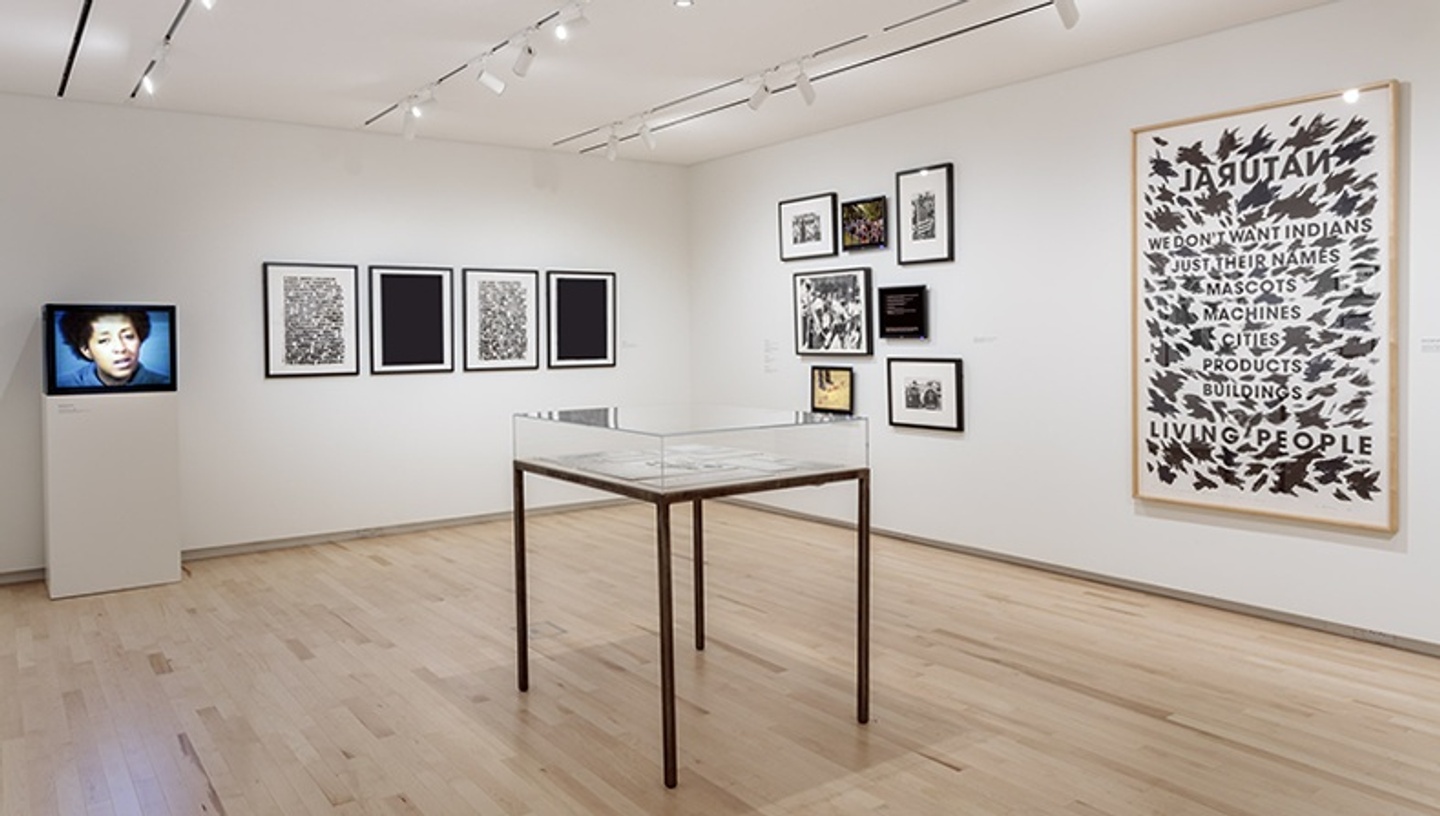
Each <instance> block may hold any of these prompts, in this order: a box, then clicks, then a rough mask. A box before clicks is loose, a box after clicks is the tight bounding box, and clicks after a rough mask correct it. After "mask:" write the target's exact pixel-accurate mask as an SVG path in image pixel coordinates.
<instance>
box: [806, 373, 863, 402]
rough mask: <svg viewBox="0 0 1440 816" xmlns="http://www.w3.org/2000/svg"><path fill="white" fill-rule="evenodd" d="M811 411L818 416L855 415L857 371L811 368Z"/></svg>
mask: <svg viewBox="0 0 1440 816" xmlns="http://www.w3.org/2000/svg"><path fill="white" fill-rule="evenodd" d="M810 410H811V411H812V412H813V413H817V414H853V413H855V369H853V368H850V367H849V366H811V367H810Z"/></svg>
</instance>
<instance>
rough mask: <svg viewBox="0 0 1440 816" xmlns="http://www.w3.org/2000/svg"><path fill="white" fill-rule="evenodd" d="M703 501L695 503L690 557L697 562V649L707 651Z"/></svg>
mask: <svg viewBox="0 0 1440 816" xmlns="http://www.w3.org/2000/svg"><path fill="white" fill-rule="evenodd" d="M701 506H702V504H701V501H700V499H696V500H695V502H694V508H695V509H694V516H693V520H692V522H691V526H690V543H691V553H690V555H691V556H692V558H693V559H694V561H695V649H696V650H697V651H702V652H703V651H704V650H705V521H704V518H705V516H704V514H703V511H701V509H700V508H701Z"/></svg>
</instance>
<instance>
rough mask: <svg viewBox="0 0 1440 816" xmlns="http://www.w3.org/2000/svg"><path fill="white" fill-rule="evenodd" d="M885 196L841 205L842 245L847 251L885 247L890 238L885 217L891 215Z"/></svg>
mask: <svg viewBox="0 0 1440 816" xmlns="http://www.w3.org/2000/svg"><path fill="white" fill-rule="evenodd" d="M889 210H890V208H889V202H888V201H887V200H886V198H885V196H883V195H882V196H875V197H873V198H861V199H857V200H855V201H846V202H845V203H843V204H841V205H840V244H841V246H843V247H845V249H847V250H849V249H868V248H871V247H883V246H885V243H886V241H887V240H888V239H889V237H890V231H889V225H888V224H887V223H886V218H885V216H886V215H888V214H889Z"/></svg>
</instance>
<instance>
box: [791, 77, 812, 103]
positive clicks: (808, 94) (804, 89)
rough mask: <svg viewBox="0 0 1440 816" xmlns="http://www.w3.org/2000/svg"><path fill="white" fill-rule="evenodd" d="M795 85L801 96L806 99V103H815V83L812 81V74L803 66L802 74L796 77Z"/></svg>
mask: <svg viewBox="0 0 1440 816" xmlns="http://www.w3.org/2000/svg"><path fill="white" fill-rule="evenodd" d="M795 87H796V88H797V89H798V90H799V91H800V96H801V98H803V99H804V100H805V104H807V105H813V104H815V85H814V84H813V83H811V82H810V75H809V74H807V73H805V69H804V68H801V69H800V75H799V76H797V77H795Z"/></svg>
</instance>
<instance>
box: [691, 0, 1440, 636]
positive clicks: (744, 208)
mask: <svg viewBox="0 0 1440 816" xmlns="http://www.w3.org/2000/svg"><path fill="white" fill-rule="evenodd" d="M1083 25H1084V23H1083V21H1082V23H1081V26H1082V27H1083ZM1078 31H1079V30H1078V29H1077V32H1078ZM1437 41H1440V4H1437V3H1435V2H1433V0H1348V2H1340V3H1337V4H1334V5H1328V6H1325V7H1321V8H1318V9H1315V10H1313V11H1307V12H1302V13H1298V14H1294V15H1290V16H1286V17H1282V18H1278V19H1275V20H1271V21H1267V22H1263V23H1259V24H1255V25H1251V26H1246V27H1243V28H1240V29H1235V30H1230V31H1226V32H1222V33H1219V34H1216V35H1213V36H1209V37H1205V38H1202V39H1198V40H1192V41H1189V42H1184V43H1180V44H1177V45H1173V46H1168V47H1165V48H1160V49H1156V50H1152V51H1149V52H1145V53H1142V54H1138V55H1133V56H1130V57H1125V58H1121V59H1116V60H1112V61H1107V62H1104V63H1100V64H1096V65H1092V66H1088V67H1085V68H1082V69H1079V70H1075V71H1071V72H1068V73H1064V74H1060V75H1056V76H1052V77H1048V78H1044V79H1041V80H1038V81H1033V82H1028V83H1024V84H1020V85H1015V86H1011V87H1008V88H1003V89H999V90H996V91H993V92H989V93H984V94H980V95H976V96H973V97H968V98H964V99H959V100H955V101H952V102H950V103H946V104H942V105H939V106H935V107H931V108H927V109H923V110H918V111H914V112H910V113H906V114H903V115H898V116H894V117H889V118H886V119H883V120H879V121H873V122H869V123H866V124H863V125H860V126H856V127H851V128H847V129H844V130H840V131H835V132H831V133H827V134H824V135H821V136H817V137H814V138H808V139H804V140H800V141H796V142H793V143H788V144H784V145H779V146H775V147H772V148H768V149H764V150H760V151H757V152H754V153H750V154H746V155H742V156H738V157H734V158H730V159H726V160H721V161H716V162H713V163H710V164H707V165H704V166H702V167H699V168H697V170H696V172H695V175H694V177H693V188H692V196H693V206H692V213H691V224H692V231H693V232H692V236H693V242H694V249H693V252H694V270H693V273H692V274H693V275H694V281H693V284H692V290H691V308H692V311H693V312H694V315H695V327H694V333H693V335H692V346H693V355H694V356H693V367H694V369H695V370H697V371H705V372H706V373H707V376H706V377H705V378H703V379H701V378H697V379H696V381H695V383H694V387H695V396H696V398H697V399H699V400H716V399H728V400H736V401H744V402H751V403H756V404H762V405H776V406H784V405H788V406H803V405H804V404H805V400H806V377H807V373H808V370H809V366H810V365H811V364H813V363H819V362H824V361H830V362H834V361H835V358H803V359H802V358H797V357H796V356H795V355H794V353H793V342H792V340H791V331H792V329H791V325H792V324H791V314H790V278H791V274H792V273H793V272H795V271H798V270H805V269H823V268H831V267H839V266H851V265H868V266H871V267H873V269H874V274H875V283H876V285H879V286H884V285H895V284H902V283H923V284H927V285H928V286H929V287H930V296H931V307H930V308H931V312H930V317H931V325H932V330H933V339H931V340H928V341H924V342H919V341H909V342H897V341H877V342H878V347H877V353H876V355H875V356H874V357H873V358H872V359H865V360H858V361H855V362H854V365H855V367H856V378H857V387H858V389H859V397H858V409H859V411H860V412H861V413H864V414H867V415H869V416H870V417H871V418H872V419H871V453H872V465H873V467H874V468H875V473H876V476H875V485H874V498H875V508H874V522H875V524H876V526H878V527H881V528H885V529H890V530H895V531H900V532H903V533H907V534H911V535H915V536H920V537H925V538H930V539H935V540H939V541H943V542H950V543H956V544H961V545H965V546H971V547H976V548H980V549H984V550H989V551H993V552H996V553H1002V554H1006V555H1012V556H1017V557H1021V558H1026V559H1034V560H1039V561H1042V562H1046V563H1052V564H1056V565H1061V566H1064V567H1067V568H1073V569H1079V570H1086V571H1090V572H1095V573H1100V574H1105V575H1110V576H1114V577H1117V578H1121V579H1126V580H1133V581H1139V582H1143V583H1147V584H1151V585H1156V586H1162V587H1167V588H1172V589H1176V590H1180V591H1185V592H1191V593H1198V594H1201V595H1205V596H1209V597H1214V598H1219V599H1223V600H1227V601H1231V602H1235V603H1243V604H1248V605H1253V606H1259V607H1264V608H1268V609H1273V610H1276V611H1280V612H1284V613H1289V614H1295V615H1303V616H1307V617H1313V618H1318V619H1321V620H1326V621H1331V622H1335V623H1339V624H1343V625H1348V626H1354V627H1359V628H1363V629H1370V630H1376V631H1380V632H1386V633H1389V634H1393V635H1398V636H1402V637H1408V638H1415V639H1420V640H1425V641H1428V642H1431V643H1440V592H1437V591H1436V587H1437V586H1440V508H1437V502H1436V501H1435V498H1436V497H1437V496H1440V457H1437V456H1436V455H1435V454H1436V453H1437V452H1440V431H1437V429H1436V427H1435V423H1434V421H1433V419H1434V417H1436V416H1440V353H1423V354H1422V353H1420V348H1421V339H1422V338H1427V337H1428V338H1436V337H1440V309H1437V308H1436V306H1437V304H1440V273H1437V271H1436V269H1437V265H1440V245H1437V242H1436V241H1435V239H1434V230H1433V228H1432V227H1431V225H1433V224H1435V223H1437V219H1440V198H1437V196H1440V167H1437V164H1436V162H1437V159H1440V150H1437V149H1436V147H1435V145H1437V144H1440V91H1437V87H1440V52H1437V50H1436V49H1435V43H1436V42H1437ZM1389 78H1395V79H1399V80H1401V81H1403V82H1404V83H1405V86H1404V91H1403V97H1404V100H1405V101H1404V111H1403V115H1402V134H1403V136H1402V140H1403V144H1402V149H1403V151H1404V152H1403V156H1402V161H1403V169H1402V172H1403V174H1404V181H1403V183H1402V186H1403V189H1402V196H1403V198H1402V207H1401V209H1402V213H1403V215H1402V219H1403V220H1402V221H1401V224H1400V228H1401V230H1402V232H1401V241H1402V243H1401V252H1400V255H1399V260H1400V263H1401V265H1402V281H1403V285H1402V293H1401V297H1402V301H1401V304H1402V305H1401V309H1402V317H1401V327H1400V338H1401V353H1400V366H1401V389H1400V399H1401V415H1402V417H1401V418H1402V422H1401V428H1400V431H1401V434H1402V441H1403V452H1402V456H1401V468H1400V479H1401V489H1402V491H1403V493H1402V517H1401V522H1400V532H1399V533H1398V534H1397V535H1393V536H1390V535H1372V534H1364V533H1355V532H1345V531H1341V530H1337V529H1331V528H1326V527H1322V526H1319V525H1306V524H1297V523H1288V522H1281V521H1271V520H1261V519H1255V518H1251V517H1246V516H1239V515H1231V514H1223V513H1215V512H1202V511H1198V510H1188V509H1174V508H1169V507H1162V506H1157V505H1153V504H1149V503H1145V502H1139V501H1136V500H1134V499H1132V498H1131V496H1130V455H1131V452H1130V443H1129V433H1130V427H1131V426H1130V423H1131V420H1130V329H1129V326H1130V274H1131V273H1130V255H1129V242H1130V199H1129V196H1130V170H1129V167H1130V164H1129V162H1130V130H1131V128H1133V127H1136V126H1142V125H1149V124H1155V123H1158V122H1165V121H1169V120H1173V119H1177V118H1181V117H1186V116H1191V115H1198V114H1204V113H1211V112H1219V111H1224V110H1227V109H1233V108H1237V107H1243V106H1247V105H1252V104H1256V103H1262V102H1268V101H1273V100H1283V99H1289V98H1294V97H1298V96H1303V95H1306V94H1310V93H1314V92H1319V91H1327V90H1332V89H1339V88H1345V87H1349V86H1352V85H1356V84H1360V83H1363V82H1367V81H1372V80H1380V79H1389ZM818 90H819V91H820V92H821V93H820V100H821V101H820V102H817V104H826V103H827V102H828V100H826V99H825V95H824V89H823V87H821V88H819V89H818ZM833 104H840V103H839V102H834V103H833ZM942 161H953V162H954V163H955V165H956V170H957V180H956V197H957V202H956V207H957V229H958V251H957V259H956V262H955V263H954V264H941V265H929V266H919V267H905V268H901V267H899V266H898V265H897V264H896V263H895V260H894V253H893V250H891V251H885V252H879V253H876V252H860V253H853V254H848V255H843V256H842V257H840V258H838V259H834V258H832V259H824V260H821V261H810V262H798V263H788V264H787V263H781V262H779V261H778V259H777V257H776V249H775V245H776V240H775V229H776V202H777V201H779V200H782V199H786V198H793V197H796V196H803V195H808V194H812V193H817V192H825V191H836V192H838V193H839V194H840V198H841V199H842V200H844V199H847V198H856V197H861V196H865V195H871V194H876V193H886V194H888V195H890V196H892V198H893V195H894V175H893V174H894V172H895V171H898V170H903V169H908V168H912V167H916V166H922V165H926V164H931V163H936V162H942ZM892 203H893V202H892ZM767 344H771V347H772V348H773V347H778V349H779V353H778V354H775V355H772V356H771V357H770V358H767V355H766V347H767ZM887 356H958V357H961V358H963V360H964V365H965V387H966V405H965V413H966V424H967V430H966V432H965V433H963V434H945V433H938V432H925V431H915V430H909V429H897V428H890V427H888V426H887V424H886V406H885V367H884V365H885V364H884V360H885V357H887ZM841 364H847V365H848V364H850V363H849V362H842V363H841ZM784 503H785V504H786V505H788V506H790V507H792V508H795V509H800V510H805V511H809V512H820V513H828V514H833V515H835V516H837V517H843V516H844V515H845V514H846V513H847V512H848V510H849V504H850V497H849V496H848V495H845V494H844V493H843V492H839V491H829V492H826V491H812V492H809V493H800V494H796V495H794V496H790V497H787V498H786V499H785V500H784ZM878 569H880V570H881V572H880V573H879V574H878V577H877V586H879V585H883V582H884V578H883V565H881V566H880V567H879V568H878Z"/></svg>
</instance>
